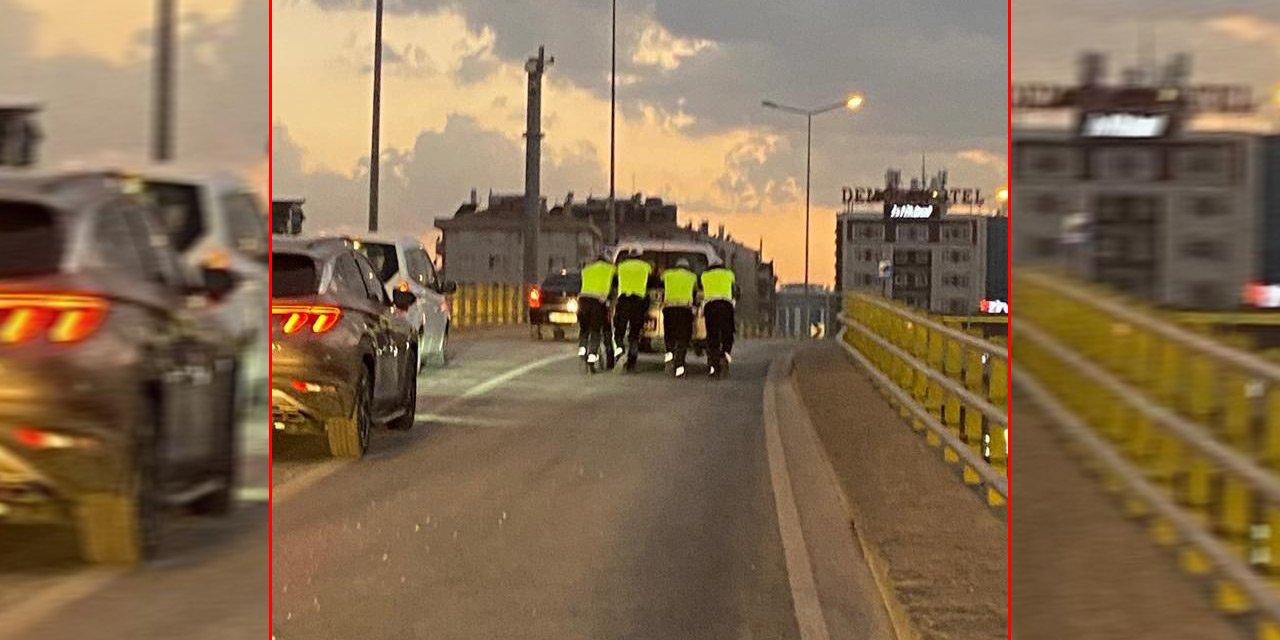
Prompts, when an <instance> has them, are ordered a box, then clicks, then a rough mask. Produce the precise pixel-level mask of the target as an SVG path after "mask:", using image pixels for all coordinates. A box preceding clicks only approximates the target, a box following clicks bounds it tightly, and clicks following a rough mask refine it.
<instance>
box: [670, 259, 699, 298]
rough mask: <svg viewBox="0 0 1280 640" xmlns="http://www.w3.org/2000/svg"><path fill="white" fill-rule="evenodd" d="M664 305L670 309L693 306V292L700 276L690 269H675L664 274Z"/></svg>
mask: <svg viewBox="0 0 1280 640" xmlns="http://www.w3.org/2000/svg"><path fill="white" fill-rule="evenodd" d="M662 284H663V304H664V305H665V306H668V307H690V306H693V292H694V290H695V289H697V287H698V276H696V275H694V273H693V272H692V271H690V270H688V269H681V268H679V267H674V268H671V269H667V270H666V271H665V272H664V273H663V274H662Z"/></svg>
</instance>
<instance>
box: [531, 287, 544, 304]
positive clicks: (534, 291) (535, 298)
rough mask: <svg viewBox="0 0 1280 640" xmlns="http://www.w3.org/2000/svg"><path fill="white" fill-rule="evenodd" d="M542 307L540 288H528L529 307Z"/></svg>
mask: <svg viewBox="0 0 1280 640" xmlns="http://www.w3.org/2000/svg"><path fill="white" fill-rule="evenodd" d="M540 307H542V290H541V289H539V288H537V287H533V288H531V289H529V308H530V309H538V308H540Z"/></svg>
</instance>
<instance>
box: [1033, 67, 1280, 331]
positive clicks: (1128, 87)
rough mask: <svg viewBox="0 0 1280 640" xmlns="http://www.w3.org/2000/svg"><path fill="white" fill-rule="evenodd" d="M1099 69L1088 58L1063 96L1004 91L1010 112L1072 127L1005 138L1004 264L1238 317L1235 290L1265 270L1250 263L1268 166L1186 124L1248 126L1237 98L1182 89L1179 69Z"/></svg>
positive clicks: (1260, 231)
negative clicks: (1046, 115) (1047, 269)
mask: <svg viewBox="0 0 1280 640" xmlns="http://www.w3.org/2000/svg"><path fill="white" fill-rule="evenodd" d="M1105 67H1106V59H1105V58H1104V57H1102V56H1100V55H1096V54H1088V55H1086V56H1084V58H1083V64H1082V65H1081V75H1080V78H1079V80H1078V82H1077V83H1076V85H1075V86H1063V87H1057V86H1048V85H1028V86H1025V87H1021V86H1015V87H1014V94H1013V98H1012V100H1013V104H1012V106H1013V108H1014V109H1017V110H1020V111H1022V112H1031V111H1045V112H1050V111H1052V112H1057V113H1058V114H1060V115H1068V116H1070V117H1071V118H1072V120H1073V121H1074V123H1075V126H1074V127H1072V126H1059V127H1057V128H1049V127H1047V126H1037V127H1029V126H1027V127H1024V126H1015V127H1014V128H1013V132H1012V148H1013V151H1012V153H1013V155H1012V158H1011V160H1012V171H1013V182H1014V184H1015V185H1016V189H1017V196H1018V205H1017V210H1018V223H1017V224H1016V225H1014V227H1013V229H1012V233H1013V234H1014V237H1013V260H1014V261H1015V262H1016V263H1018V264H1025V265H1036V264H1042V265H1057V266H1062V267H1065V268H1069V269H1070V270H1072V271H1073V272H1075V273H1076V274H1078V275H1079V276H1081V277H1084V278H1088V279H1091V280H1095V281H1098V282H1101V283H1103V284H1106V285H1108V286H1110V287H1113V288H1116V289H1118V290H1121V291H1123V292H1125V293H1127V294H1129V295H1131V296H1134V297H1137V298H1140V299H1144V300H1147V301H1150V302H1153V303H1155V304H1158V305H1161V306H1164V307H1168V308H1175V309H1186V310H1204V311H1211V310H1226V309H1233V308H1239V307H1240V306H1241V304H1242V294H1241V292H1242V291H1244V290H1245V285H1246V284H1247V283H1249V282H1252V281H1256V280H1257V279H1259V278H1261V277H1264V276H1266V275H1267V272H1268V270H1269V269H1271V268H1274V267H1268V266H1267V264H1266V261H1267V260H1270V258H1266V259H1264V255H1267V256H1269V255H1274V254H1273V253H1271V251H1272V249H1271V247H1275V246H1277V245H1276V243H1278V242H1280V240H1277V239H1276V236H1275V235H1274V234H1275V232H1274V231H1272V230H1271V229H1272V227H1270V226H1268V225H1269V224H1270V223H1269V222H1268V221H1267V220H1266V219H1265V218H1264V216H1263V215H1259V211H1260V209H1262V208H1263V203H1264V201H1266V199H1267V198H1274V197H1276V196H1275V192H1274V191H1266V190H1264V187H1266V185H1265V182H1266V179H1265V176H1266V174H1267V173H1268V172H1272V171H1274V170H1275V169H1274V168H1268V165H1267V162H1276V160H1275V155H1274V154H1275V153H1277V152H1275V151H1274V149H1272V150H1270V151H1268V147H1267V145H1268V144H1272V143H1269V142H1268V139H1267V138H1266V137H1265V136H1262V135H1259V134H1257V133H1248V132H1243V131H1233V130H1228V129H1226V128H1214V129H1210V128H1209V127H1207V126H1204V125H1205V121H1204V120H1197V117H1198V116H1201V115H1204V114H1215V115H1220V116H1226V117H1232V116H1238V115H1241V114H1249V113H1252V112H1253V111H1254V109H1255V103H1254V101H1253V99H1252V96H1251V95H1250V91H1249V89H1248V88H1247V87H1230V86H1219V85H1213V86H1193V85H1190V84H1188V83H1187V76H1188V75H1189V73H1188V72H1189V69H1190V59H1189V58H1187V57H1179V58H1175V59H1174V60H1173V62H1172V63H1171V64H1170V65H1169V66H1168V68H1167V69H1165V70H1163V71H1160V72H1159V74H1155V73H1151V71H1150V70H1144V69H1128V70H1126V71H1125V72H1124V73H1123V74H1122V76H1121V77H1120V78H1119V79H1118V80H1117V81H1114V82H1108V79H1107V78H1106V68H1105ZM1268 154H1270V155H1268ZM1268 158H1270V160H1268ZM1272 167H1274V165H1272ZM1266 188H1267V189H1270V188H1271V187H1266ZM1268 243H1270V244H1268ZM1277 275H1280V274H1277Z"/></svg>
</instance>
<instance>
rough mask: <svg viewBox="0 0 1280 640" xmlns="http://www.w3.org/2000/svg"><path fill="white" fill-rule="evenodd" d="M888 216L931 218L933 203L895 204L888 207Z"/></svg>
mask: <svg viewBox="0 0 1280 640" xmlns="http://www.w3.org/2000/svg"><path fill="white" fill-rule="evenodd" d="M889 217H890V218H932V217H933V205H931V204H930V205H925V206H920V205H914V204H895V205H893V207H892V208H891V209H889Z"/></svg>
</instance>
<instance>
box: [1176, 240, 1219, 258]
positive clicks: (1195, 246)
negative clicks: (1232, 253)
mask: <svg viewBox="0 0 1280 640" xmlns="http://www.w3.org/2000/svg"><path fill="white" fill-rule="evenodd" d="M1225 254H1226V247H1225V246H1224V245H1223V244H1222V243H1220V242H1215V241H1213V240H1191V241H1189V242H1186V243H1184V244H1183V245H1182V255H1183V256H1185V257H1188V258H1197V259H1200V260H1221V259H1222V258H1223V257H1224V256H1225Z"/></svg>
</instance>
